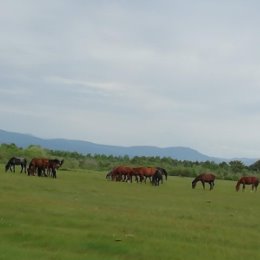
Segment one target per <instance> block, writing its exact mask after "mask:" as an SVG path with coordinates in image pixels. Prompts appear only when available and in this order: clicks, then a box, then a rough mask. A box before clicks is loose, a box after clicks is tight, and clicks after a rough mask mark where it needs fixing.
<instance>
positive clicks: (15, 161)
mask: <svg viewBox="0 0 260 260" xmlns="http://www.w3.org/2000/svg"><path fill="white" fill-rule="evenodd" d="M15 165H21V171H20V173H22V172H23V171H24V173H26V165H27V160H26V159H25V158H22V157H12V158H11V159H10V160H9V161H8V162H7V164H6V165H5V171H6V172H7V171H8V170H10V171H11V172H15Z"/></svg>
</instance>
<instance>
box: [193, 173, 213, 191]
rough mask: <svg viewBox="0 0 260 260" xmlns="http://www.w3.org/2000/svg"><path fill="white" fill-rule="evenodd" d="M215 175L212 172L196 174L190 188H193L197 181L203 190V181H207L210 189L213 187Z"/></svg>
mask: <svg viewBox="0 0 260 260" xmlns="http://www.w3.org/2000/svg"><path fill="white" fill-rule="evenodd" d="M215 178H216V177H215V175H214V174H212V173H202V174H200V175H198V176H197V177H196V178H195V179H194V180H193V181H192V188H193V189H194V188H195V187H196V184H197V182H198V181H200V182H201V183H202V186H203V189H204V190H205V183H209V186H210V190H212V189H213V187H214V185H215V183H214V181H215Z"/></svg>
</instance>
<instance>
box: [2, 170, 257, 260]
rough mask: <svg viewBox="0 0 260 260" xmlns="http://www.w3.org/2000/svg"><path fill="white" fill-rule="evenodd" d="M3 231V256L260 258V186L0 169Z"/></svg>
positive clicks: (6, 258)
mask: <svg viewBox="0 0 260 260" xmlns="http://www.w3.org/2000/svg"><path fill="white" fill-rule="evenodd" d="M1 169H3V167H2V166H1ZM207 188H208V187H207ZM0 236H1V237H0V238H1V239H0V259H4V260H9V259H19V260H30V259H38V260H41V259H42V260H46V259H48V260H51V259H53V260H54V259H55V260H56V259H62V260H67V259H68V260H78V259H84V260H85V259H91V260H95V259H97V260H101V259H106V260H110V259H111V260H112V259H113V260H117V259H118V260H119V259H122V260H126V259H135V260H139V259H140V260H141V259H142V260H146V259H149V260H153V259H156V260H158V259H164V260H167V259H169V260H174V259H180V260H185V259H193V260H196V259H211V260H214V259H221V260H225V259H227V260H232V259H236V260H239V259H241V260H242V259H243V260H244V259H247V260H250V259H252V260H253V259H260V250H259V239H260V191H258V192H256V193H255V192H251V191H250V189H249V187H247V189H246V191H245V192H235V183H234V182H232V181H220V180H217V181H216V186H215V190H213V191H208V190H205V191H204V190H202V187H201V185H200V184H198V185H197V187H196V189H195V190H192V189H191V179H189V178H180V177H169V180H168V181H167V182H166V183H164V184H163V185H161V186H159V187H152V186H151V185H149V184H146V185H145V184H137V183H132V184H129V183H118V182H110V181H106V180H105V173H104V172H103V173H102V172H94V171H80V170H78V171H73V172H67V171H66V172H65V171H59V172H58V178H57V179H51V178H39V177H28V176H26V175H24V174H19V173H18V172H17V173H15V174H10V173H5V172H4V171H3V170H0Z"/></svg>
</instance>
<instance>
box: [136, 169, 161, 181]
mask: <svg viewBox="0 0 260 260" xmlns="http://www.w3.org/2000/svg"><path fill="white" fill-rule="evenodd" d="M133 170H134V172H135V175H136V176H139V179H140V182H142V181H143V180H144V183H146V179H147V178H148V179H149V180H150V182H152V177H153V176H154V174H155V173H156V172H157V171H158V169H157V168H154V167H136V168H133Z"/></svg>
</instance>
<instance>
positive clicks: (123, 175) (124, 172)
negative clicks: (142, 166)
mask: <svg viewBox="0 0 260 260" xmlns="http://www.w3.org/2000/svg"><path fill="white" fill-rule="evenodd" d="M133 176H134V171H133V169H132V168H131V167H128V166H118V167H116V168H114V169H113V170H112V171H110V172H109V173H108V174H107V176H106V178H107V179H109V178H110V179H111V180H112V181H131V182H132V177H133Z"/></svg>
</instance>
